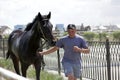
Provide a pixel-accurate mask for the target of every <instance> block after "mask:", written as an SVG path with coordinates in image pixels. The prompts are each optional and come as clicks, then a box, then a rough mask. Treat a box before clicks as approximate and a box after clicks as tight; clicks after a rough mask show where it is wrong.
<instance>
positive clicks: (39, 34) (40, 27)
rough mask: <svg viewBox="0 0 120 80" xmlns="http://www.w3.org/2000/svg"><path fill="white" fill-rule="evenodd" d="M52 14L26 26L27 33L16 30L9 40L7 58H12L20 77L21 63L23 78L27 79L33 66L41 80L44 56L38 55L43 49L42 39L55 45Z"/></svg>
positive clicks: (39, 17)
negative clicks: (39, 50) (29, 69)
mask: <svg viewBox="0 0 120 80" xmlns="http://www.w3.org/2000/svg"><path fill="white" fill-rule="evenodd" d="M50 17H51V12H50V13H49V14H48V15H41V14H40V13H38V15H37V16H36V17H35V19H34V20H33V22H31V23H29V24H28V25H27V26H26V29H25V31H21V30H14V31H13V32H12V33H11V34H10V36H9V38H8V52H7V55H6V56H7V58H8V57H9V56H10V57H11V59H12V61H13V64H14V69H15V71H16V73H17V74H19V75H20V70H19V62H20V64H21V73H22V76H24V77H26V72H27V69H28V67H29V66H30V65H31V64H33V65H34V67H35V70H36V80H40V71H41V62H42V59H43V58H42V56H41V55H39V54H38V53H37V50H38V49H39V48H41V45H40V41H41V38H43V39H44V40H47V41H49V42H51V44H52V43H54V41H53V40H54V37H53V35H52V27H53V25H52V24H51V23H50V21H49V19H50Z"/></svg>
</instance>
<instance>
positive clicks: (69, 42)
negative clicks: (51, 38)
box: [56, 35, 87, 64]
mask: <svg viewBox="0 0 120 80" xmlns="http://www.w3.org/2000/svg"><path fill="white" fill-rule="evenodd" d="M56 46H57V47H60V48H63V49H64V56H63V59H62V62H64V61H65V62H70V63H73V64H81V53H79V52H75V51H74V50H73V47H74V46H78V47H79V48H87V44H86V41H85V40H84V39H83V38H82V37H80V36H78V35H76V36H75V37H74V38H70V37H69V36H65V37H63V38H61V39H60V40H58V41H57V43H56Z"/></svg>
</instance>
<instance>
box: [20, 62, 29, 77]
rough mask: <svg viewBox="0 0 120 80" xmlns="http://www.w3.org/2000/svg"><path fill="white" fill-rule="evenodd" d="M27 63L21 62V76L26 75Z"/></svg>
mask: <svg viewBox="0 0 120 80" xmlns="http://www.w3.org/2000/svg"><path fill="white" fill-rule="evenodd" d="M28 67H29V65H28V64H25V63H22V62H21V70H22V76H24V77H26V73H27V69H28Z"/></svg>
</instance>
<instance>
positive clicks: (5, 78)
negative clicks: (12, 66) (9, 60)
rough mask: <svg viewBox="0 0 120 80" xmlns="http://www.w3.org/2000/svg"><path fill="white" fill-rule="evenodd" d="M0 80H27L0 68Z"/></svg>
mask: <svg viewBox="0 0 120 80" xmlns="http://www.w3.org/2000/svg"><path fill="white" fill-rule="evenodd" d="M0 80H29V79H27V78H24V77H22V76H19V75H17V74H15V73H13V72H11V71H8V70H6V69H3V68H1V67H0Z"/></svg>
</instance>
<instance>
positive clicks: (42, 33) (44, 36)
mask: <svg viewBox="0 0 120 80" xmlns="http://www.w3.org/2000/svg"><path fill="white" fill-rule="evenodd" d="M38 26H40V23H38ZM40 31H41V33H42V35H43V38H44V39H45V40H47V38H46V37H45V34H44V33H43V30H42V28H41V27H40Z"/></svg>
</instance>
